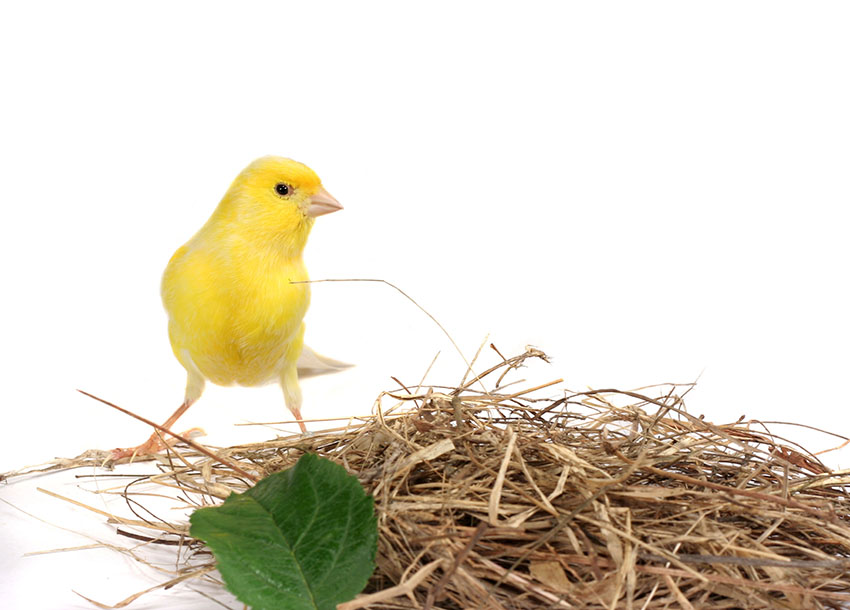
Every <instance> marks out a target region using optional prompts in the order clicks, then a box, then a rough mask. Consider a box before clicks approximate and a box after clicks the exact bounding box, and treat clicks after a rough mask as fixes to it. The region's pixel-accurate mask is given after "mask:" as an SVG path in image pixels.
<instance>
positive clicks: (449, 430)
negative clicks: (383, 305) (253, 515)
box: [119, 349, 850, 610]
mask: <svg viewBox="0 0 850 610" xmlns="http://www.w3.org/2000/svg"><path fill="white" fill-rule="evenodd" d="M529 358H543V359H545V354H543V353H542V352H540V351H538V350H534V349H529V350H528V351H527V352H526V353H524V354H522V355H520V356H517V357H515V358H511V359H503V361H502V362H501V363H500V364H498V365H497V366H495V367H493V368H492V369H490V370H488V371H486V372H485V373H483V374H482V375H480V376H479V377H477V378H475V379H472V380H471V381H469V382H466V383H463V384H462V385H461V386H460V387H457V388H451V389H442V390H439V389H437V388H433V387H432V388H430V389H428V390H427V391H418V390H417V391H408V390H407V389H404V388H403V386H402V388H403V389H402V390H400V391H398V392H391V393H385V394H383V395H382V396H381V397H380V398H379V400H378V402H377V404H376V414H375V415H374V416H373V417H371V418H367V419H365V420H361V421H359V422H358V423H357V424H356V425H354V424H352V425H349V426H346V427H345V428H340V429H337V430H330V431H326V432H323V433H319V434H317V435H315V436H311V437H289V438H281V439H278V440H274V441H269V442H264V443H259V444H252V445H244V446H238V447H231V448H227V449H222V450H214V453H215V455H216V456H217V459H215V460H214V459H212V458H210V457H208V456H207V455H204V454H201V453H198V452H197V451H195V450H193V449H191V448H186V447H185V446H178V447H177V448H176V449H175V450H172V451H171V452H170V453H169V456H168V457H167V458H161V459H160V463H159V466H160V470H162V473H161V474H158V475H156V476H155V477H152V478H151V479H150V480H149V482H151V481H152V482H154V483H158V484H160V485H162V486H165V487H168V488H170V491H173V488H178V489H179V490H180V491H181V492H182V493H183V494H186V496H187V497H191V498H193V501H194V502H196V503H197V504H198V505H202V504H212V503H217V502H218V501H220V499H221V498H224V497H226V496H227V494H229V493H230V492H231V491H237V492H238V491H242V490H244V489H245V488H246V487H247V486H248V485H250V481H249V480H248V479H247V478H246V477H244V476H243V475H241V474H239V472H238V471H237V470H235V468H239V469H241V470H242V471H248V472H251V473H254V475H255V476H260V477H262V476H265V475H268V474H270V473H273V472H276V471H279V470H281V469H284V468H287V467H289V466H291V465H292V464H294V462H295V461H296V460H297V459H298V458H299V457H300V456H301V455H302V454H303V453H304V452H307V451H310V452H315V453H317V454H319V455H322V456H325V457H328V458H330V459H332V460H334V461H336V462H338V463H340V464H342V465H343V466H345V467H346V468H347V469H348V471H349V472H351V473H353V474H355V475H357V476H358V477H359V479H360V481H361V483H362V484H363V485H364V487H365V488H366V489H367V490H368V491H369V492H370V493H372V494H373V495H374V497H375V506H376V510H377V513H378V519H379V526H380V539H379V547H378V556H377V569H376V570H375V573H374V576H373V577H372V579H371V581H370V583H369V586H368V588H367V590H366V591H365V592H364V595H363V596H361V597H359V598H358V599H356V600H354V601H353V602H350V603H348V604H343V605H342V606H341V607H342V608H345V610H353V609H355V608H366V607H368V608H374V609H387V610H389V609H401V608H423V609H425V608H430V609H438V608H439V609H461V608H505V609H508V608H510V609H525V608H593V609H595V608H599V609H603V608H604V609H613V608H627V609H635V610H637V609H647V610H649V609H660V608H708V609H715V608H717V609H719V608H805V609H810V608H838V607H846V605H848V604H850V575H848V567H850V559H848V557H850V527H849V526H848V524H847V517H848V514H850V497H848V493H847V488H846V483H847V479H846V478H843V477H842V476H840V474H839V473H833V472H830V471H829V470H828V469H827V468H826V467H825V466H824V465H823V464H821V463H820V462H819V461H818V460H817V458H815V457H814V456H812V455H811V454H807V453H806V452H805V451H804V450H801V449H794V448H792V447H790V446H788V445H787V444H781V443H780V442H779V441H778V440H777V439H775V438H774V437H773V436H772V435H771V434H770V433H769V432H768V431H767V430H766V429H765V428H764V427H763V426H759V425H757V424H756V423H754V422H736V423H733V424H729V425H715V424H712V423H709V422H707V421H704V420H703V419H701V418H697V417H694V416H692V415H690V414H688V413H687V411H686V410H685V407H684V404H683V402H682V399H681V397H680V396H678V395H677V393H687V389H688V386H664V387H663V388H660V389H659V388H656V389H655V390H653V393H656V394H660V397H658V398H653V397H649V396H645V395H643V394H641V393H636V392H619V391H616V390H597V391H589V392H581V393H573V394H566V395H564V396H563V397H561V398H559V399H535V398H532V397H531V394H532V392H533V391H534V390H535V389H538V388H530V389H527V390H525V391H518V392H512V391H508V390H507V389H506V388H505V387H504V386H502V389H500V390H493V391H484V390H482V389H481V388H482V387H483V386H482V384H481V381H482V380H484V381H487V382H490V384H492V385H494V386H495V387H497V388H499V387H500V386H501V383H502V380H503V379H504V376H505V374H506V373H507V372H508V371H509V370H511V369H515V368H516V367H519V366H521V365H522V364H523V362H525V361H526V360H527V359H529ZM545 385H549V384H545ZM511 387H515V386H511ZM644 391H646V390H644ZM389 400H391V401H392V402H393V403H394V405H393V406H392V407H390V408H388V409H385V408H383V407H382V405H383V404H384V402H385V401H389ZM127 494H128V498H130V499H132V501H133V502H134V503H140V502H143V501H144V498H143V497H135V498H133V497H132V496H133V488H132V487H130V488H129V489H128V490H127ZM124 522H125V523H126V522H127V520H124ZM130 525H134V526H142V527H147V528H148V530H152V531H151V533H150V536H146V535H141V536H140V535H139V534H130V533H129V532H126V531H125V530H126V528H124V529H122V530H121V531H122V532H124V533H127V534H128V535H131V536H134V537H136V538H141V539H143V540H150V541H152V542H153V543H157V544H174V545H176V546H175V547H174V548H175V549H182V554H181V557H182V558H183V559H182V560H184V561H185V562H186V563H185V567H184V571H183V573H181V574H179V575H178V576H177V579H178V580H185V579H187V578H188V577H190V576H193V575H197V576H200V575H202V574H203V575H204V576H203V577H204V578H209V577H210V575H209V574H208V572H209V571H210V569H211V558H210V556H209V555H208V554H206V553H205V551H204V550H203V547H202V545H201V544H200V543H199V542H197V541H191V540H187V538H186V537H187V536H188V533H187V531H188V530H187V525H186V524H185V523H177V524H173V523H165V522H163V521H160V520H156V519H150V518H149V517H147V518H145V519H139V520H136V521H135V522H133V523H130ZM119 527H120V526H119ZM187 549H188V551H189V552H188V553H187V552H186V551H187ZM175 552H177V551H175ZM136 597H137V596H133V599H135V598H136ZM125 601H130V600H125Z"/></svg>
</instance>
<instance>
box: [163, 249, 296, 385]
mask: <svg viewBox="0 0 850 610" xmlns="http://www.w3.org/2000/svg"><path fill="white" fill-rule="evenodd" d="M306 279H307V271H306V269H305V267H304V264H303V262H302V260H301V257H300V256H298V257H286V256H283V255H282V254H279V253H277V252H276V251H275V250H274V249H270V248H262V247H257V246H256V245H255V244H252V243H251V242H250V241H247V240H242V239H239V237H238V236H233V237H226V238H225V237H222V236H221V235H219V236H217V237H216V239H214V240H209V239H205V236H204V235H203V234H199V235H197V236H196V237H195V238H193V239H192V240H191V241H190V242H189V243H187V244H186V245H185V246H183V247H182V248H180V249H179V250H178V251H177V252H176V253H175V254H174V256H173V257H172V259H171V261H170V262H169V264H168V267H167V268H166V270H165V274H164V275H163V281H162V297H163V303H164V305H165V308H166V310H167V312H168V316H169V326H168V330H169V337H170V339H171V346H172V349H173V350H174V354H175V355H176V356H177V358H178V360H180V361H181V363H182V364H183V365H184V366H185V367H186V368H187V369H189V368H191V366H192V365H194V366H195V367H197V369H198V370H199V371H200V372H201V374H202V375H203V376H204V377H205V378H207V379H209V380H210V381H212V382H213V383H216V384H218V385H230V384H234V383H236V384H240V385H259V384H263V383H267V382H270V381H275V380H277V378H278V375H279V373H280V371H281V368H282V366H283V364H284V363H285V362H287V361H289V360H292V359H293V358H294V359H297V358H298V353H299V352H300V351H301V340H302V336H303V328H302V319H303V317H304V314H305V313H306V311H307V307H308V306H309V303H310V291H309V286H308V285H307V284H293V283H291V282H293V281H303V280H306ZM187 356H188V357H189V358H191V362H190V363H189V362H186V359H187V358H186V357H187Z"/></svg>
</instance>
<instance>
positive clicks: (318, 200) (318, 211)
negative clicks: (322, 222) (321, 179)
mask: <svg viewBox="0 0 850 610" xmlns="http://www.w3.org/2000/svg"><path fill="white" fill-rule="evenodd" d="M341 209H342V204H341V203H340V202H339V201H337V200H336V199H334V196H333V195H331V194H330V193H329V192H327V191H326V190H325V188H324V187H322V188H320V189H319V190H318V192H317V193H316V194H315V195H313V196H312V197H311V198H310V207H309V208H307V216H312V217H313V218H315V217H316V216H324V215H325V214H330V213H331V212H336V211H337V210H341Z"/></svg>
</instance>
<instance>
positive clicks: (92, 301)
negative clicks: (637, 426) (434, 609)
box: [0, 2, 850, 608]
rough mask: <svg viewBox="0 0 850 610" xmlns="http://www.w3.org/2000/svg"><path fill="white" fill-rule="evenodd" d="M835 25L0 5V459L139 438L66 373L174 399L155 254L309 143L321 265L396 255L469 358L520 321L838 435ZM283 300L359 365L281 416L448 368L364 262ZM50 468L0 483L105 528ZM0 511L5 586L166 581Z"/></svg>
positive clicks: (793, 9) (814, 12) (193, 413)
mask: <svg viewBox="0 0 850 610" xmlns="http://www.w3.org/2000/svg"><path fill="white" fill-rule="evenodd" d="M848 18H850V9H848V8H847V5H846V4H844V3H838V2H834V3H830V2H823V3H816V4H813V3H805V4H803V3H794V4H792V3H784V2H728V3H726V2H713V3H706V4H699V5H697V4H694V3H681V2H650V3H617V2H612V3H570V4H566V3H556V2H550V3H544V2H530V3H521V4H520V3H515V4H506V3H498V2H466V3H458V2H445V3H443V2H429V3H427V4H421V5H420V6H419V7H418V8H417V7H414V6H413V5H411V4H409V3H390V2H338V3H333V2H325V3H306V2H300V3H283V2H279V3H257V2H253V3H252V2H248V3H239V4H238V8H237V5H236V4H232V5H228V6H225V5H223V4H216V3H210V2H204V3H200V2H184V3H165V2H146V3H136V4H135V5H133V6H131V5H129V4H127V3H115V2H74V3H59V2H56V3H45V2H31V3H15V5H14V7H12V6H11V5H10V6H6V7H4V9H3V15H2V18H1V19H0V52H2V57H3V60H2V64H0V65H2V67H1V68H0V70H2V72H0V74H2V88H3V93H2V97H0V131H2V135H0V139H2V142H0V168H2V169H0V172H2V173H0V195H2V206H3V218H4V220H3V221H2V222H0V232H2V239H0V255H2V256H0V260H2V265H3V267H2V271H3V281H4V286H5V288H4V291H3V299H2V303H3V309H4V311H3V322H4V324H3V328H4V337H3V347H4V349H3V350H2V356H0V358H2V360H3V362H2V371H3V373H4V375H3V379H4V384H3V395H2V398H3V426H2V439H0V440H2V443H0V471H6V470H11V469H14V468H18V467H20V466H24V465H26V464H31V463H36V462H42V461H45V460H48V459H51V458H53V457H55V456H65V457H69V456H74V455H77V454H79V453H81V452H82V451H84V450H85V449H90V448H100V449H109V448H111V447H115V446H125V445H128V444H136V443H138V442H141V441H142V440H143V439H144V438H145V437H146V436H147V434H148V433H149V431H148V430H146V429H145V428H144V426H142V425H141V424H138V423H136V422H133V421H131V420H128V419H127V418H126V417H125V416H123V415H120V414H118V413H115V412H111V411H110V410H109V409H108V408H106V407H104V406H102V405H99V404H97V403H95V402H93V401H91V400H89V399H86V398H84V397H82V396H81V395H79V394H77V393H76V392H75V391H74V390H75V388H82V389H85V390H87V391H90V392H92V393H95V394H98V395H101V396H103V397H104V398H107V399H109V400H112V401H114V402H117V403H118V404H121V405H122V406H125V407H127V408H130V409H133V410H135V411H138V412H139V413H141V414H144V415H146V416H148V417H150V418H152V419H156V420H163V419H165V417H166V416H167V415H168V414H169V413H170V412H171V411H172V410H173V409H174V408H175V407H176V406H177V405H178V404H179V402H180V401H181V400H182V393H183V384H184V382H185V379H184V373H183V370H182V369H181V367H180V366H179V365H178V363H177V362H176V360H174V358H173V356H172V355H171V352H170V348H169V345H168V341H167V337H166V331H165V315H164V312H163V310H162V307H161V305H160V301H159V278H160V274H161V272H162V269H163V268H164V266H165V263H166V262H167V260H168V258H169V257H170V255H171V253H172V252H173V251H174V250H175V249H176V248H177V247H178V246H180V245H181V244H182V243H183V242H184V241H186V240H187V239H188V238H189V237H190V236H191V235H192V234H193V233H194V231H195V230H197V229H198V228H199V227H200V226H201V224H202V223H203V222H204V221H205V220H206V218H207V217H208V215H209V214H210V213H211V212H212V210H213V208H214V207H215V205H216V204H217V202H218V200H219V198H220V197H221V196H222V195H223V193H224V191H225V190H226V188H227V186H228V185H229V183H230V181H231V180H232V179H233V177H234V176H235V175H236V174H237V173H238V172H239V171H240V170H241V169H242V168H243V167H244V166H245V165H247V164H248V163H249V162H250V161H251V160H252V159H254V158H256V157H258V156H261V155H264V154H279V155H284V156H291V157H293V158H295V159H298V160H300V161H302V162H305V163H307V164H308V165H310V166H311V167H312V168H313V169H315V170H316V171H317V173H318V174H319V175H320V176H321V177H322V179H323V181H324V184H325V186H326V187H327V189H328V190H329V191H330V192H331V193H332V194H334V195H335V196H336V197H337V199H339V200H340V201H341V202H342V203H343V204H344V206H345V210H344V211H342V212H340V213H338V214H333V215H331V216H326V217H322V218H320V219H318V221H317V222H316V225H315V228H314V230H313V235H312V236H311V239H310V243H309V244H308V248H307V252H306V261H307V264H308V267H309V269H310V271H311V275H312V277H313V278H314V279H320V278H346V277H348V278H351V277H373V278H383V279H386V280H389V281H392V282H394V283H396V284H398V285H399V286H400V287H401V288H403V289H404V290H405V291H407V292H408V293H409V294H410V295H411V296H413V297H414V298H416V299H417V301H418V302H419V303H420V304H421V305H422V306H423V307H425V308H426V309H427V310H428V311H429V312H431V313H432V314H433V315H434V316H435V317H436V318H437V319H439V320H440V322H441V323H442V324H443V325H444V326H445V327H446V328H447V329H448V330H449V332H450V333H451V334H452V336H453V337H454V338H455V340H456V341H457V342H458V343H459V344H460V346H461V347H462V348H463V350H464V351H465V352H466V354H467V355H468V356H471V355H472V354H473V353H474V352H475V350H476V349H477V348H478V345H479V344H480V343H481V341H482V340H484V338H485V336H487V335H488V334H489V337H490V340H491V341H493V342H494V343H495V344H496V345H497V346H498V347H499V349H500V350H501V351H502V353H504V354H506V355H513V354H516V353H519V352H520V351H522V349H523V347H524V346H525V345H526V344H534V345H536V346H538V347H540V348H542V349H543V350H545V351H546V352H547V353H549V354H550V355H551V356H552V357H553V362H552V364H551V365H550V366H545V365H542V366H535V367H533V368H530V369H529V370H528V371H526V372H527V377H528V379H529V380H530V382H531V381H532V380H533V381H535V382H544V381H549V380H551V379H555V378H558V377H564V378H565V379H566V382H565V384H564V386H562V387H566V388H570V389H573V390H581V389H584V388H586V387H588V386H591V387H597V388H599V387H620V388H624V389H627V388H633V387H638V386H644V385H649V384H654V383H660V382H668V381H669V382H683V383H685V382H690V381H693V380H695V379H696V378H697V377H698V376H700V374H701V377H700V381H699V385H698V387H697V389H696V390H695V391H694V392H692V393H691V394H690V396H689V403H688V404H689V408H690V410H691V411H693V412H695V413H704V414H705V415H706V417H708V418H709V419H711V420H713V421H716V422H726V421H730V420H734V419H737V418H738V417H739V416H740V415H742V414H746V415H747V416H748V417H751V418H757V419H762V420H789V421H797V422H803V423H807V424H810V425H813V426H820V427H825V428H829V429H830V430H832V431H834V432H837V433H840V434H847V433H848V432H850V422H848V416H847V415H846V414H847V413H848V406H850V405H848V398H847V392H846V389H845V385H846V383H847V374H848V371H850V352H848V343H850V324H848V316H847V313H848V311H850V297H848V290H847V261H848V260H850V245H848V241H849V240H848V238H847V227H848V224H847V219H846V208H847V202H848V194H850V184H848V164H849V163H850V146H848V142H850V112H848V108H850V79H848V60H850V38H848V36H847V32H848V30H850V19H848ZM307 324H308V326H307V342H308V343H309V344H310V345H311V346H312V347H314V348H315V349H317V350H318V351H319V352H322V353H324V354H327V355H329V356H332V357H335V358H339V359H342V360H346V361H349V362H353V363H356V364H357V365H358V367H357V368H355V369H353V370H352V371H350V372H346V373H344V374H341V375H337V376H333V377H324V378H320V379H316V380H309V381H306V382H305V383H304V384H303V389H304V394H305V402H304V414H305V416H306V417H308V418H309V417H333V416H349V415H355V414H365V413H369V412H370V411H371V408H372V403H373V400H374V399H375V397H376V396H377V394H378V393H379V392H380V391H381V390H386V389H392V388H393V387H394V386H395V384H394V382H392V381H391V379H390V376H391V375H393V376H396V377H398V378H399V379H401V380H402V381H404V382H405V383H408V384H416V383H417V382H418V380H419V378H420V377H421V375H422V374H423V373H424V371H425V369H426V368H427V366H428V364H429V363H430V362H431V360H432V358H433V357H434V355H435V354H436V353H437V352H441V355H440V357H439V358H438V361H437V365H436V367H435V368H434V370H433V371H432V373H431V374H430V376H429V380H430V381H432V382H434V383H441V384H449V385H451V384H454V383H457V382H458V381H459V380H460V378H461V376H462V375H463V372H464V365H463V362H462V361H461V359H460V357H459V356H457V354H456V353H454V352H453V351H452V349H451V346H450V345H449V343H448V341H447V340H446V339H445V337H444V336H443V335H442V334H441V332H440V331H439V329H437V328H436V327H435V326H434V325H433V323H432V322H431V321H430V320H428V319H427V318H426V317H425V316H424V315H423V314H422V313H421V312H419V311H418V310H417V309H416V308H415V307H414V306H413V305H412V304H410V303H409V302H408V301H406V300H405V299H403V298H402V297H401V296H400V295H398V294H397V293H395V292H394V291H393V290H391V289H390V288H388V287H386V286H382V285H378V284H319V285H316V286H314V288H313V306H312V308H311V310H310V312H309V314H308V318H307ZM484 359H485V361H486V363H492V362H493V360H494V357H493V356H491V355H490V353H487V355H486V356H484ZM559 391H562V390H558V389H553V390H552V391H551V392H550V395H553V396H556V395H558V393H559ZM283 419H288V415H287V413H286V412H285V409H284V406H283V400H282V398H281V395H280V392H279V389H278V388H276V387H268V388H262V389H238V388H237V389H219V388H214V387H212V388H209V389H208V391H207V393H206V394H205V395H204V397H203V398H202V399H201V401H200V402H199V403H198V404H197V406H195V407H193V408H192V409H191V410H190V411H189V413H188V414H187V415H186V416H185V418H184V419H183V420H182V421H181V423H180V425H178V428H179V429H185V428H189V427H191V426H194V425H198V426H202V427H204V428H205V429H206V430H207V432H208V433H209V436H208V438H207V440H208V441H209V442H211V443H226V442H242V441H249V440H259V439H261V438H265V437H267V436H269V435H271V434H273V433H274V432H273V431H270V430H267V429H263V428H256V427H254V428H246V427H235V426H234V425H233V424H234V423H237V422H245V421H278V420H283ZM321 426H322V424H317V423H314V424H312V425H311V426H310V427H312V428H314V429H320V428H321ZM772 429H774V430H776V431H777V432H781V433H783V434H787V435H789V436H791V437H792V438H794V439H797V440H801V441H803V442H804V443H806V444H807V446H809V447H810V448H812V449H822V448H826V447H828V446H830V445H831V444H834V439H829V438H825V437H824V436H822V435H817V436H814V435H811V434H803V433H802V432H800V431H799V430H788V429H782V428H779V427H773V428H772ZM848 455H850V454H848V453H847V451H845V452H843V453H842V452H838V453H833V454H831V455H830V456H828V457H827V458H826V460H827V462H828V463H829V464H830V465H832V466H841V465H842V464H843V465H846V464H847V462H848ZM88 474H91V472H88ZM76 484H77V483H76V482H75V481H74V480H73V479H72V478H71V477H70V476H66V477H64V478H63V477H52V478H40V479H30V480H27V481H22V482H19V483H13V484H11V485H8V486H5V487H2V488H0V498H2V499H4V500H6V501H7V502H11V503H12V504H14V506H16V507H18V508H20V509H23V510H26V511H28V512H30V513H32V514H33V515H36V516H39V517H42V518H45V519H48V520H49V521H50V522H52V523H56V524H62V525H65V526H68V527H70V528H71V529H73V530H75V531H85V532H88V533H91V534H93V535H96V536H98V537H100V539H107V538H109V537H110V532H111V531H112V530H113V529H114V528H112V526H108V525H106V524H104V523H103V519H102V518H100V517H98V516H96V515H91V514H89V513H85V512H84V511H77V510H76V509H73V508H71V507H70V506H69V505H66V504H64V503H62V502H59V501H57V500H54V499H51V498H49V497H47V496H45V495H43V494H40V493H38V492H36V491H35V490H34V488H35V486H36V485H39V486H42V487H47V488H50V489H53V490H55V491H59V492H60V493H64V494H66V495H72V494H73V493H74V491H75V490H74V488H75V486H76ZM81 497H87V500H86V501H87V502H88V503H97V502H100V499H99V498H97V497H94V496H91V494H88V495H87V496H86V495H83V496H81ZM0 528H2V537H3V544H2V545H0V605H2V606H3V607H4V608H73V607H81V608H89V607H91V606H88V605H87V604H86V603H85V602H83V601H82V600H81V599H79V598H77V597H76V596H75V595H74V594H73V593H71V589H72V588H73V589H75V590H78V591H80V592H82V593H84V594H86V595H89V596H92V597H94V598H96V599H98V600H99V601H102V602H106V603H115V602H117V601H119V600H120V599H122V598H123V597H125V596H126V595H129V594H130V593H133V592H135V591H137V590H140V589H143V588H145V587H147V586H151V585H153V584H155V583H156V582H159V581H161V580H162V579H163V578H162V577H161V576H159V575H155V574H154V575H152V574H150V573H148V572H146V571H144V570H142V569H140V568H139V567H138V566H137V565H136V564H134V563H133V562H131V561H128V560H125V559H124V558H118V557H117V556H116V555H115V554H113V553H111V552H109V551H75V552H70V553H64V554H54V555H46V556H36V557H26V558H22V557H21V555H22V554H23V553H25V552H30V551H37V550H44V549H52V548H58V547H64V546H76V545H81V544H86V543H87V541H86V540H85V539H83V538H82V537H79V536H77V535H75V534H72V533H68V532H63V531H60V530H57V529H56V528H53V527H51V526H49V525H46V524H44V523H41V522H38V521H36V520H35V519H33V518H31V517H28V516H26V515H24V514H22V513H20V512H19V511H17V510H16V509H15V508H13V507H11V506H10V505H8V504H3V503H0ZM109 539H113V540H115V537H114V536H113V537H112V538H109ZM119 542H121V543H122V544H124V545H127V544H128V541H127V540H126V539H125V540H119ZM46 575H49V578H47V576H46ZM46 579H47V580H50V581H51V582H52V583H53V584H52V585H51V586H45V585H44V583H45V582H46ZM178 588H179V587H178ZM175 595H176V594H175V593H174V592H169V593H164V594H162V595H161V597H158V598H157V597H156V596H155V595H152V596H150V597H148V598H142V600H140V601H138V602H136V603H134V604H133V605H132V606H131V607H133V608H157V607H162V604H163V603H169V604H174V603H176V602H175V601H174V600H175V599H176V598H175V597H174V596H175ZM181 595H182V597H180V598H179V599H181V600H185V602H186V606H185V607H187V608H188V607H193V608H194V607H196V608H204V607H210V604H211V602H209V601H205V600H204V599H203V598H200V597H198V596H195V595H194V594H188V593H186V592H184V594H181ZM157 600H159V601H157ZM163 600H168V601H163ZM231 605H232V606H233V607H236V606H235V605H233V604H231Z"/></svg>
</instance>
